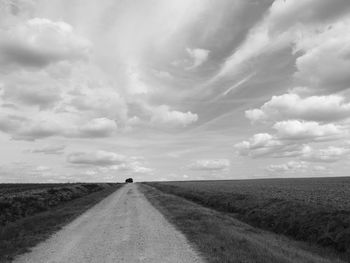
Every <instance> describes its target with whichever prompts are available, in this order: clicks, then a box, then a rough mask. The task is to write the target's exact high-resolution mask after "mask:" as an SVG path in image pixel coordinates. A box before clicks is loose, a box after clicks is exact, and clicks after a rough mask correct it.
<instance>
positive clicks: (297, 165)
mask: <svg viewBox="0 0 350 263" xmlns="http://www.w3.org/2000/svg"><path fill="white" fill-rule="evenodd" d="M265 171H266V172H268V173H269V175H272V176H281V175H289V176H293V177H297V176H300V177H305V176H308V177H310V176H317V177H318V176H321V175H323V176H324V175H327V176H329V175H330V174H331V173H332V172H331V170H329V168H327V167H325V166H322V165H310V163H307V162H304V161H289V162H287V163H283V164H271V165H269V166H267V167H266V168H265Z"/></svg>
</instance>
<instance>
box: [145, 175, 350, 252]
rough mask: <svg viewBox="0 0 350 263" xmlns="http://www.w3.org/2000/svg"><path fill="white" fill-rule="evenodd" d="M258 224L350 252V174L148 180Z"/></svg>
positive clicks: (180, 194) (254, 224) (185, 196)
mask: <svg viewBox="0 0 350 263" xmlns="http://www.w3.org/2000/svg"><path fill="white" fill-rule="evenodd" d="M150 185H152V186H154V187H156V188H158V189H159V190H161V191H164V192H166V193H171V194H175V195H178V196H181V197H183V198H186V199H188V200H191V201H194V202H196V203H198V204H201V205H204V206H206V207H210V208H212V209H215V210H217V211H222V212H225V213H230V214H232V215H234V216H235V217H236V218H238V219H239V220H242V221H244V222H246V223H249V224H251V225H253V226H255V227H259V228H262V229H265V230H270V231H273V232H275V233H278V234H284V235H286V236H290V237H292V238H294V239H296V240H301V241H307V242H310V243H312V244H315V245H318V246H323V247H328V248H332V249H335V250H336V251H338V252H339V253H340V254H343V255H344V254H345V255H346V257H349V254H350V204H349V196H350V179H349V178H323V179H283V180H246V181H202V182H166V183H150Z"/></svg>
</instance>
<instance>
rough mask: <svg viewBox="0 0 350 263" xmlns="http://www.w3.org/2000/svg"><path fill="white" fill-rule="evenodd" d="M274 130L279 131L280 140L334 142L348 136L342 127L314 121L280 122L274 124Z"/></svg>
mask: <svg viewBox="0 0 350 263" xmlns="http://www.w3.org/2000/svg"><path fill="white" fill-rule="evenodd" d="M273 128H274V129H275V130H276V131H277V136H278V138H279V139H283V140H309V141H321V140H334V139H337V138H341V137H342V136H344V135H345V134H346V131H345V130H344V129H342V127H341V126H338V125H335V124H319V123H317V122H314V121H298V120H288V121H280V122H277V123H276V124H274V125H273Z"/></svg>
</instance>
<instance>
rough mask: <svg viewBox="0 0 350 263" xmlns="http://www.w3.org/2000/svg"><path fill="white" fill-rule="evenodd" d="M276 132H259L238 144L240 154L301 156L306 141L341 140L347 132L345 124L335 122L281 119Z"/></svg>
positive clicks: (256, 156)
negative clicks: (324, 122) (322, 122)
mask: <svg viewBox="0 0 350 263" xmlns="http://www.w3.org/2000/svg"><path fill="white" fill-rule="evenodd" d="M273 128H274V129H275V130H276V134H274V135H271V134H269V133H258V134H255V135H253V136H252V137H251V138H250V139H249V140H245V141H242V142H240V143H237V144H235V145H234V148H235V149H236V150H237V152H238V154H239V155H242V156H250V157H253V158H258V157H266V156H271V157H275V158H282V157H296V156H301V155H303V154H304V153H305V151H306V150H307V149H306V148H307V146H306V145H305V144H306V143H310V142H324V141H332V140H339V139H341V138H344V137H345V136H346V135H347V131H346V130H344V128H343V127H341V126H338V125H335V124H324V125H322V124H319V123H317V122H307V121H298V120H288V121H280V122H277V123H275V124H274V126H273Z"/></svg>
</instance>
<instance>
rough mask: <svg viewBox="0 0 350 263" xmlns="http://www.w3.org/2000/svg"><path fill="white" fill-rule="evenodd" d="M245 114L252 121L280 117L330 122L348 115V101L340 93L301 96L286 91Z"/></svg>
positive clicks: (349, 108) (349, 115) (349, 107)
mask: <svg viewBox="0 0 350 263" xmlns="http://www.w3.org/2000/svg"><path fill="white" fill-rule="evenodd" d="M245 115H246V117H247V118H248V119H249V120H250V121H252V122H257V121H265V120H281V119H298V120H307V121H323V122H332V121H339V120H343V119H347V118H349V117H350V103H349V102H346V101H345V98H344V97H342V96H340V95H328V96H311V97H305V98H302V97H300V96H299V95H298V94H293V93H288V94H284V95H281V96H273V97H272V98H271V100H269V101H268V102H266V103H265V104H264V105H263V106H261V108H260V109H252V110H247V111H246V112H245Z"/></svg>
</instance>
